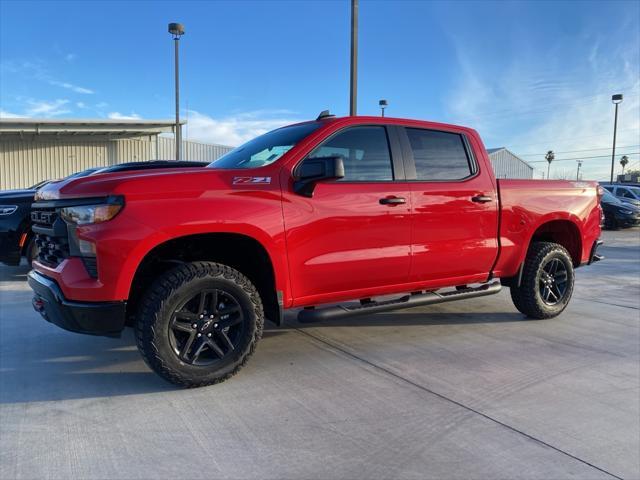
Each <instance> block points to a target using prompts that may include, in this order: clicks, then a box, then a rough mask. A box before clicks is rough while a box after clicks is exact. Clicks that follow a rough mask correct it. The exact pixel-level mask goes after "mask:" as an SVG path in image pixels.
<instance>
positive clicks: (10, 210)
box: [0, 205, 18, 217]
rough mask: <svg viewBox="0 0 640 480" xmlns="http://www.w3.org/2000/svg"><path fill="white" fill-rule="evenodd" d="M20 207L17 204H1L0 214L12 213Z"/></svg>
mask: <svg viewBox="0 0 640 480" xmlns="http://www.w3.org/2000/svg"><path fill="white" fill-rule="evenodd" d="M17 209H18V206H17V205H0V216H2V217H4V216H7V215H11V214H12V213H13V212H15V211H16V210H17Z"/></svg>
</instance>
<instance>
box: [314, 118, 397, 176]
mask: <svg viewBox="0 0 640 480" xmlns="http://www.w3.org/2000/svg"><path fill="white" fill-rule="evenodd" d="M338 155H341V156H342V157H343V159H344V173H345V176H344V178H342V179H341V180H342V181H352V182H368V181H385V180H393V168H392V166H391V154H390V153H389V142H388V140H387V131H386V129H385V127H382V126H371V127H353V128H349V129H347V130H345V131H343V132H340V133H338V134H337V135H335V136H333V137H331V138H330V139H329V140H327V141H326V142H325V143H323V144H322V145H320V146H319V147H318V148H316V149H315V150H314V151H313V152H311V154H310V155H309V158H319V157H333V156H338Z"/></svg>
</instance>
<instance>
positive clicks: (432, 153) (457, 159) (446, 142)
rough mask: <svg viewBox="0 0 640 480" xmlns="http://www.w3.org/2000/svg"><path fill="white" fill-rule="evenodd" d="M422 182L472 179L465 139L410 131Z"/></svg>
mask: <svg viewBox="0 0 640 480" xmlns="http://www.w3.org/2000/svg"><path fill="white" fill-rule="evenodd" d="M406 131H407V135H408V137H409V143H411V150H412V151H413V158H414V160H415V164H416V175H417V179H418V180H460V179H461V178H465V177H468V176H469V175H471V164H470V162H469V158H468V157H467V152H466V149H465V147H464V142H463V140H462V136H461V135H458V134H457V133H448V132H437V131H435V130H422V129H419V128H407V129H406Z"/></svg>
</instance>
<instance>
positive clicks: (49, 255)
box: [31, 208, 69, 267]
mask: <svg viewBox="0 0 640 480" xmlns="http://www.w3.org/2000/svg"><path fill="white" fill-rule="evenodd" d="M31 221H32V222H33V227H32V229H33V232H34V233H35V234H36V237H35V239H36V245H37V247H38V261H39V262H41V263H43V264H44V265H47V266H50V267H57V266H58V265H59V264H60V263H61V262H62V261H63V260H64V259H65V258H67V257H68V256H69V240H68V235H67V228H66V224H65V223H64V221H63V220H62V219H61V218H60V216H59V215H58V212H56V211H55V209H53V208H40V209H35V210H32V211H31Z"/></svg>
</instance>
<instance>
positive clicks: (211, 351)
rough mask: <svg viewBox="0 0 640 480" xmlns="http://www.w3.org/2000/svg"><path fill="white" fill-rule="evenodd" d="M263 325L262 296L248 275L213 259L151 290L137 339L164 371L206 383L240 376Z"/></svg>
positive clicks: (186, 381)
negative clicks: (237, 374) (238, 373)
mask: <svg viewBox="0 0 640 480" xmlns="http://www.w3.org/2000/svg"><path fill="white" fill-rule="evenodd" d="M263 325H264V312H263V308H262V302H261V300H260V295H259V294H258V291H257V290H256V288H255V287H254V286H253V284H252V283H251V282H250V281H249V279H248V278H247V277H245V276H244V275H243V274H242V273H240V272H238V271H237V270H234V269H232V268H230V267H228V266H226V265H221V264H218V263H213V262H193V263H185V264H182V265H180V266H178V267H175V268H173V269H171V270H169V271H168V272H166V273H164V274H163V275H162V276H160V278H158V279H157V280H156V281H155V282H154V283H153V285H152V286H151V287H150V288H149V290H148V291H147V292H146V294H145V297H144V298H143V300H142V303H141V306H140V309H139V313H138V318H137V320H136V342H137V344H138V349H139V350H140V353H141V354H142V357H143V358H144V360H145V362H146V363H147V365H149V367H151V369H152V370H154V371H155V372H156V373H157V374H158V375H160V376H161V377H163V378H164V379H166V380H168V381H169V382H171V383H174V384H177V385H181V386H185V387H200V386H204V385H211V384H214V383H219V382H222V381H224V380H226V379H227V378H229V377H231V376H232V375H234V374H236V373H237V372H238V371H239V370H240V369H241V368H242V367H243V366H244V364H245V363H246V362H247V360H248V359H249V357H250V356H251V355H252V354H253V352H254V350H255V348H256V344H257V342H258V340H259V339H260V338H261V336H262V328H263Z"/></svg>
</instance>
